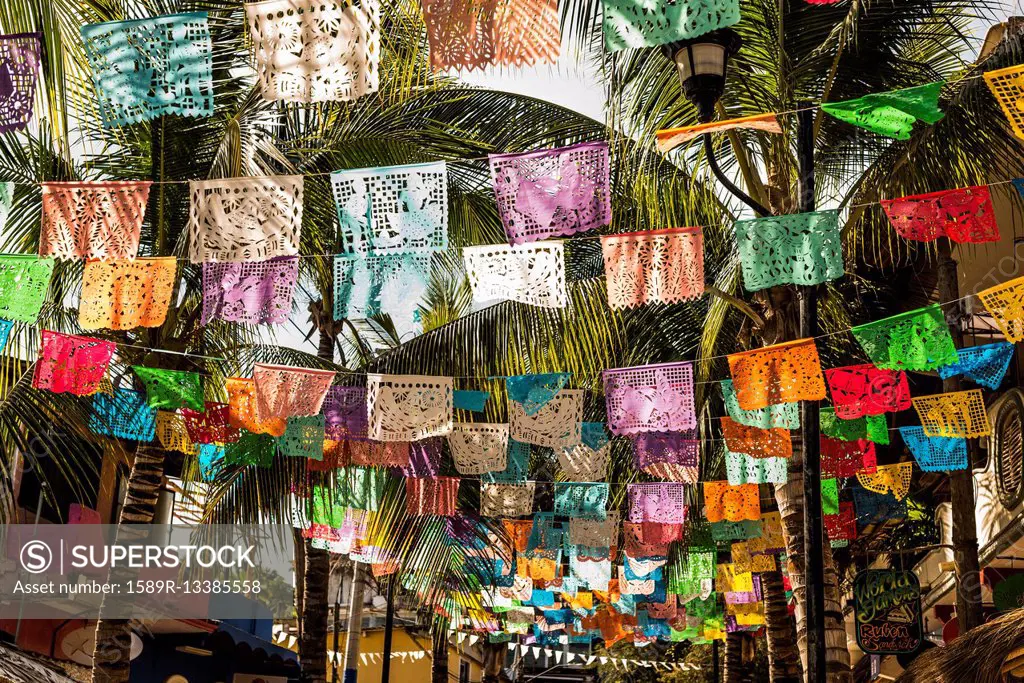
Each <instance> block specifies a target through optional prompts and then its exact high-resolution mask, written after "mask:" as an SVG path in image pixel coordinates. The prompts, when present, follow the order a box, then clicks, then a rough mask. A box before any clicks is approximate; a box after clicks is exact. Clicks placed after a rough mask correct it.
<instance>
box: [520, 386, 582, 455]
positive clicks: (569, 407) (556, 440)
mask: <svg viewBox="0 0 1024 683" xmlns="http://www.w3.org/2000/svg"><path fill="white" fill-rule="evenodd" d="M508 412H509V433H510V435H511V437H512V438H513V439H515V440H516V441H521V442H524V443H533V444H537V445H538V446H547V447H548V448H565V447H567V446H574V445H576V444H578V443H580V441H581V439H582V427H581V423H582V420H583V391H582V390H580V389H563V390H562V391H560V392H559V393H558V395H557V396H555V397H554V398H553V399H552V400H551V401H550V402H548V404H547V405H545V406H544V407H543V408H541V409H540V410H539V411H537V412H536V413H534V414H533V415H527V414H526V411H525V410H524V409H523V406H522V404H520V403H516V402H514V401H512V402H509V404H508Z"/></svg>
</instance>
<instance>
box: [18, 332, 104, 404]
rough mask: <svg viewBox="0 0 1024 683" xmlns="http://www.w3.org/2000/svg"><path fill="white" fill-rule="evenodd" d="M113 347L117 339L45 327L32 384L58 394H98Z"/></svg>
mask: <svg viewBox="0 0 1024 683" xmlns="http://www.w3.org/2000/svg"><path fill="white" fill-rule="evenodd" d="M114 348H115V346H114V342H109V341H103V340H102V339H92V338H91V337H78V336H75V335H73V334H61V333H60V332H51V331H50V330H43V331H42V347H41V348H40V350H39V360H38V361H37V362H36V372H35V376H34V377H33V379H32V386H33V387H35V388H36V389H46V390H48V391H52V392H54V393H58V394H59V393H69V394H76V395H78V396H87V395H89V394H95V393H96V392H97V391H99V388H100V380H102V379H103V378H104V377H106V376H107V367H108V366H109V365H110V359H111V357H113V355H114Z"/></svg>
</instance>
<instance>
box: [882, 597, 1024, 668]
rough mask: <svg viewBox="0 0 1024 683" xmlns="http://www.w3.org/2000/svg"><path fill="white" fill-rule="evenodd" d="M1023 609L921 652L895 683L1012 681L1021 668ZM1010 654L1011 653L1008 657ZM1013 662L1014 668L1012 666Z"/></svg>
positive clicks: (1023, 664)
mask: <svg viewBox="0 0 1024 683" xmlns="http://www.w3.org/2000/svg"><path fill="white" fill-rule="evenodd" d="M1021 648H1024V609H1020V610H1015V611H1013V612H1009V613H1007V614H1004V615H1003V616H1001V617H999V618H998V619H994V620H993V621H990V622H988V623H987V624H984V625H982V626H979V627H978V628H976V629H973V630H971V631H968V632H967V633H965V634H964V635H962V636H960V637H959V638H957V639H956V640H954V641H953V642H952V643H950V644H949V645H947V646H945V647H937V648H933V649H931V650H929V651H928V652H926V653H924V654H922V655H921V656H920V657H918V658H917V659H915V660H914V662H913V663H912V664H911V665H910V668H908V669H907V670H906V671H904V672H903V673H902V674H901V675H900V677H899V678H897V679H896V683H1004V682H1005V683H1012V682H1013V681H1020V680H1024V678H1020V674H1019V673H1018V674H1017V675H1016V676H1013V675H1011V674H1010V671H1014V670H1015V671H1018V672H1020V671H1022V669H1024V659H1022V657H1024V653H1022V652H1020V650H1021ZM1011 655H1012V656H1011ZM1014 663H1016V667H1015V666H1014Z"/></svg>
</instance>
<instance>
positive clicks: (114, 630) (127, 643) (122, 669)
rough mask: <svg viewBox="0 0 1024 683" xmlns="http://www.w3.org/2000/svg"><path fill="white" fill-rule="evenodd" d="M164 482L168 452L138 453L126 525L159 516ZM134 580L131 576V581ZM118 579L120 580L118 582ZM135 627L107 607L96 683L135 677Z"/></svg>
mask: <svg viewBox="0 0 1024 683" xmlns="http://www.w3.org/2000/svg"><path fill="white" fill-rule="evenodd" d="M163 479H164V452H163V451H162V450H159V449H152V450H144V451H141V452H139V453H136V454H135V462H134V463H133V464H132V469H131V472H130V473H129V475H128V492H127V494H126V496H125V501H124V506H123V507H122V508H121V514H120V515H119V517H118V521H117V523H118V526H120V525H122V524H149V523H150V522H152V521H153V515H154V514H156V504H157V501H158V500H159V498H160V486H161V485H162V484H163ZM130 578H131V577H128V579H129V580H130ZM115 580H116V579H115ZM131 646H132V626H131V621H130V620H129V619H104V618H103V605H102V603H101V604H100V617H99V619H98V620H97V621H96V644H95V645H94V646H93V653H92V660H93V667H92V680H93V683H127V681H128V678H129V676H130V674H131Z"/></svg>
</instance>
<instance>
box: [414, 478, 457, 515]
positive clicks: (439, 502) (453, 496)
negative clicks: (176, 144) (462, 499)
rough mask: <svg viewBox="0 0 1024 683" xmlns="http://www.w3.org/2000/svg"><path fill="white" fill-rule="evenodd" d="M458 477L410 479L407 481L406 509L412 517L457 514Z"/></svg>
mask: <svg viewBox="0 0 1024 683" xmlns="http://www.w3.org/2000/svg"><path fill="white" fill-rule="evenodd" d="M458 498H459V478H458V477H435V478H432V479H426V478H415V477H413V478H410V479H406V480H405V509H406V514H408V515H409V516H410V517H414V516H420V515H440V516H442V517H451V516H452V515H454V514H456V507H457V504H458Z"/></svg>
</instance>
